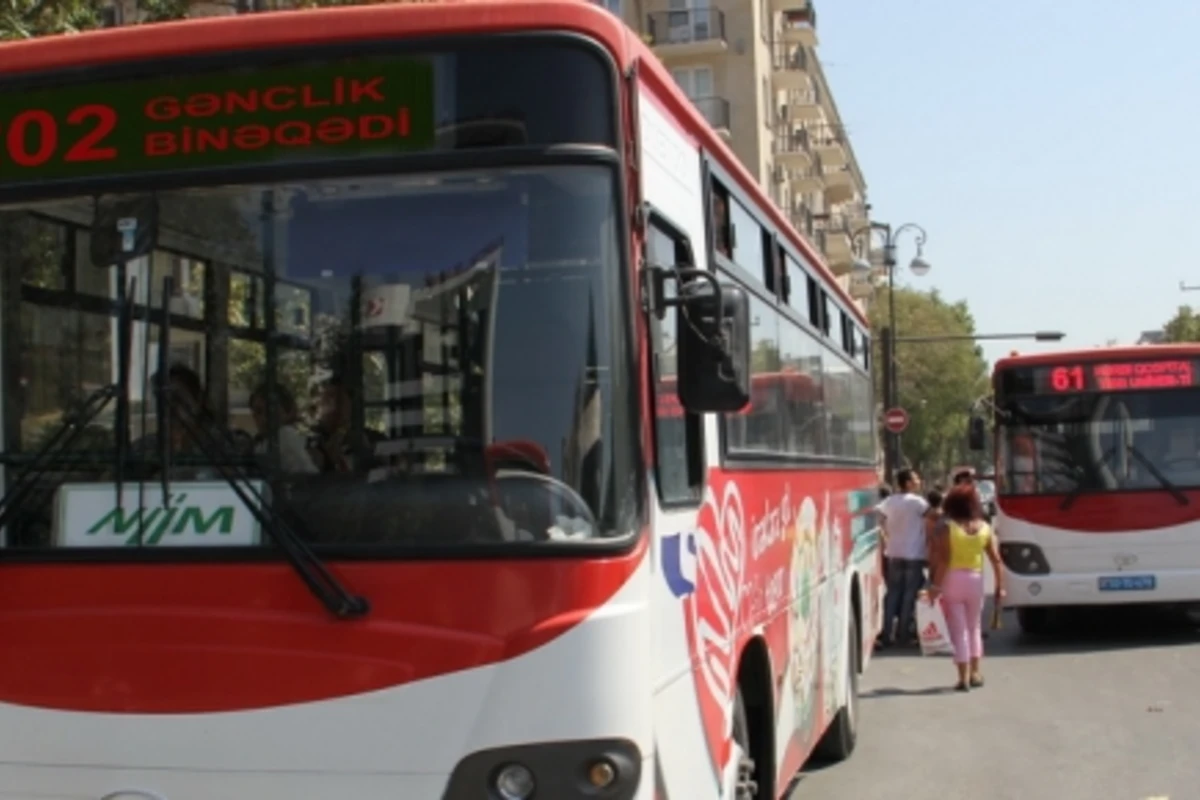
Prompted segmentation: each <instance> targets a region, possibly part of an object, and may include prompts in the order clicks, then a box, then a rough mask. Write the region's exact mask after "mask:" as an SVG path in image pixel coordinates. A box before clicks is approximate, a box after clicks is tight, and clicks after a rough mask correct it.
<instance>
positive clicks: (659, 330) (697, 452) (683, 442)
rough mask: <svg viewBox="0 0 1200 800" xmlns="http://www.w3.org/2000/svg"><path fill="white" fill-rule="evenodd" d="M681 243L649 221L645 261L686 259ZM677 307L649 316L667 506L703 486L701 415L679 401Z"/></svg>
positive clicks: (658, 474) (669, 289) (671, 288)
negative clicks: (685, 408)
mask: <svg viewBox="0 0 1200 800" xmlns="http://www.w3.org/2000/svg"><path fill="white" fill-rule="evenodd" d="M682 244H683V243H682V242H678V241H676V240H675V239H674V238H672V237H671V235H669V234H668V233H666V232H665V231H663V230H662V229H660V228H658V227H656V226H655V225H654V224H650V225H648V226H647V228H646V262H647V263H648V264H654V265H657V266H663V267H670V266H672V265H674V264H677V263H679V262H680V260H681V259H682V258H684V247H683V246H682ZM675 291H676V287H675V285H674V281H667V282H666V295H667V297H673V296H674V294H675ZM676 313H677V312H676V309H675V308H672V307H668V308H667V310H666V314H665V316H664V317H663V318H662V319H661V320H660V319H658V318H657V317H656V316H654V315H653V314H652V315H650V318H649V331H650V345H651V364H650V370H651V375H650V382H651V385H652V386H653V387H654V447H655V451H656V452H655V456H656V457H655V459H654V464H655V482H656V483H657V484H658V492H659V498H660V500H661V501H662V503H663V505H665V506H668V505H682V504H695V503H698V502H699V501H700V496H701V489H702V487H703V485H704V448H703V441H702V435H703V433H702V429H701V418H700V415H699V414H692V413H689V412H687V411H685V410H684V409H683V406H682V405H681V404H680V402H679V393H678V384H677V376H678V369H677V366H676V356H677V353H678V349H677V347H676V342H675V324H676V323H675V314H676Z"/></svg>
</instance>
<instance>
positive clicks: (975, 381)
mask: <svg viewBox="0 0 1200 800" xmlns="http://www.w3.org/2000/svg"><path fill="white" fill-rule="evenodd" d="M887 324H888V303H887V298H886V296H884V297H881V298H880V301H879V302H877V303H875V305H874V307H873V308H872V309H871V328H872V332H873V334H874V338H875V341H876V342H877V343H878V342H881V341H882V338H881V336H880V330H881V329H882V328H883V327H884V326H886V325H887ZM894 328H895V330H896V334H897V336H899V337H900V338H901V339H903V338H904V337H909V336H970V335H972V334H974V333H975V320H974V319H973V318H972V316H971V312H970V310H969V309H968V308H967V304H966V302H965V301H959V302H956V303H948V302H946V301H945V300H944V299H943V298H942V297H941V296H940V295H939V294H938V293H937V291H936V290H935V291H932V292H917V291H913V290H911V289H903V288H898V289H896V321H895V326H894ZM896 362H897V389H898V393H899V403H900V405H901V407H903V408H904V409H905V410H907V411H908V414H909V418H910V421H909V425H908V428H907V429H906V430H905V431H904V433H903V435H902V436H901V447H902V451H903V457H904V458H903V460H904V461H905V462H907V463H908V464H911V465H912V466H914V467H916V468H917V469H918V470H919V471H923V472H926V473H928V475H929V476H930V477H931V478H932V477H933V476H935V475H944V474H945V473H946V472H947V471H948V470H949V469H951V468H952V467H953V466H954V465H955V464H959V463H964V462H969V461H970V457H969V453H968V451H967V444H966V430H967V420H968V418H969V416H970V408H971V404H972V403H973V402H974V401H975V400H976V399H977V398H978V397H979V396H980V395H982V394H985V393H986V392H987V383H988V365H987V362H986V361H985V360H984V358H983V354H982V352H981V351H980V349H979V347H977V346H976V345H975V344H974V343H973V342H971V341H969V340H957V341H945V342H903V341H901V342H898V343H897V345H896ZM883 374H884V370H883V361H882V358H881V357H880V355H879V353H878V350H877V353H876V369H875V391H876V397H877V398H878V399H879V401H880V402H882V401H883V398H884V396H885V394H884V391H883Z"/></svg>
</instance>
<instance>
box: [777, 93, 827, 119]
mask: <svg viewBox="0 0 1200 800" xmlns="http://www.w3.org/2000/svg"><path fill="white" fill-rule="evenodd" d="M779 121H780V122H782V123H787V124H790V123H792V122H803V123H806V125H808V126H811V127H816V128H824V127H826V126H825V109H824V108H823V107H822V106H821V93H820V92H817V91H814V90H812V89H792V90H791V91H789V92H787V93H786V94H784V96H783V102H782V103H781V105H780V106H779Z"/></svg>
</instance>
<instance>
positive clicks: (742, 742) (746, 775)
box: [733, 688, 759, 800]
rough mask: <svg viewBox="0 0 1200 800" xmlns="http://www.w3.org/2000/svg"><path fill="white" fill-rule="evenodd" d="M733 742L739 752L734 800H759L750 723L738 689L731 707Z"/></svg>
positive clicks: (744, 702) (744, 703)
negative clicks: (751, 745) (751, 746)
mask: <svg viewBox="0 0 1200 800" xmlns="http://www.w3.org/2000/svg"><path fill="white" fill-rule="evenodd" d="M733 742H734V744H735V745H737V747H738V749H739V750H741V755H740V756H739V757H738V773H737V786H736V787H735V788H734V790H733V798H734V800H759V791H758V780H757V769H756V766H755V763H754V755H753V753H754V751H753V750H751V749H750V722H749V719H748V717H747V716H746V701H745V699H744V698H743V697H742V690H741V689H740V688H739V689H738V693H737V698H736V699H735V700H734V705H733Z"/></svg>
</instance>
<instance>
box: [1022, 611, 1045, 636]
mask: <svg viewBox="0 0 1200 800" xmlns="http://www.w3.org/2000/svg"><path fill="white" fill-rule="evenodd" d="M1017 624H1018V625H1020V626H1021V633H1024V634H1026V635H1027V636H1044V635H1045V634H1047V633H1049V632H1050V609H1048V608H1043V607H1038V606H1032V607H1031V606H1021V607H1019V608H1018V609H1017Z"/></svg>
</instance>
